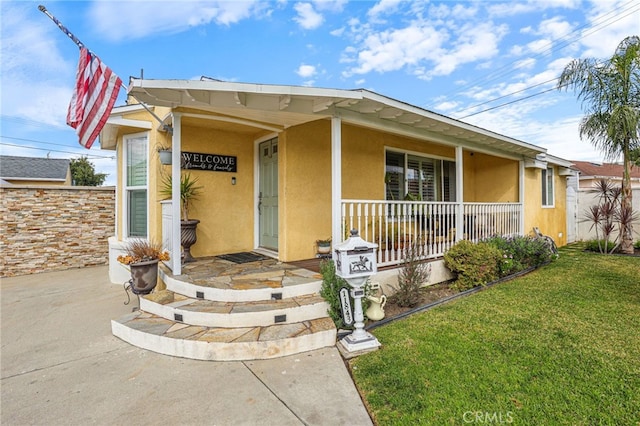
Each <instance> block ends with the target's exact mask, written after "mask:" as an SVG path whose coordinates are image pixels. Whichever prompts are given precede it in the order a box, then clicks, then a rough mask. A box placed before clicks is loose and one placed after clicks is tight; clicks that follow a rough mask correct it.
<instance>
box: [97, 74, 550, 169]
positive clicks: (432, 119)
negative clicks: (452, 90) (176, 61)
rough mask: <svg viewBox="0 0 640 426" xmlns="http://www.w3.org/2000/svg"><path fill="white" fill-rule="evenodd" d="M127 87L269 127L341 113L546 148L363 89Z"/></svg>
mask: <svg viewBox="0 0 640 426" xmlns="http://www.w3.org/2000/svg"><path fill="white" fill-rule="evenodd" d="M128 93H129V94H130V95H132V96H133V97H135V98H136V99H137V100H139V101H140V102H144V103H145V104H147V105H151V106H163V107H170V108H180V107H181V108H189V109H191V110H201V111H206V112H209V113H214V114H219V115H221V116H222V115H224V116H227V117H233V118H242V120H243V123H244V124H247V125H253V126H255V127H257V128H263V129H267V128H269V129H271V130H273V131H281V130H284V129H286V128H288V127H291V126H295V125H299V124H303V123H306V122H310V121H315V120H318V119H320V118H329V117H340V118H341V119H342V120H343V121H344V122H346V123H351V124H356V125H362V126H367V127H371V128H377V129H379V130H383V131H388V132H392V133H395V134H402V135H405V136H409V137H416V138H421V139H425V140H427V139H428V140H431V141H433V142H439V143H443V144H448V145H452V146H453V145H460V144H461V143H462V144H464V145H465V147H467V148H469V149H476V150H478V151H483V150H484V151H487V152H496V151H497V152H502V153H504V154H507V155H511V156H514V155H515V156H518V157H519V158H536V156H537V155H539V154H546V152H547V150H546V149H545V148H542V147H539V146H536V145H533V144H529V143H526V142H523V141H520V140H517V139H513V138H510V137H508V136H504V135H500V134H498V133H495V132H492V131H490V130H486V129H483V128H480V127H477V126H474V125H471V124H468V123H465V122H462V121H459V120H455V119H453V118H450V117H446V116H444V115H441V114H437V113H434V112H432V111H428V110H426V109H423V108H420V107H416V106H413V105H410V104H407V103H404V102H401V101H397V100H395V99H392V98H388V97H386V96H383V95H379V94H377V93H375V92H371V91H368V90H364V89H357V90H341V89H323V88H316V87H303V86H280V85H266V84H249V83H233V82H223V81H218V80H212V79H202V80H142V79H135V78H134V79H131V82H130V85H129V89H128ZM115 111H118V110H117V109H116V110H115ZM113 115H114V114H113V113H112V116H113ZM221 118H222V117H221ZM110 120H111V119H110ZM113 124H115V123H113ZM101 136H102V135H101ZM105 142H107V141H105ZM110 142H113V141H110ZM110 142H109V143H110ZM101 143H102V139H101ZM112 144H113V143H112Z"/></svg>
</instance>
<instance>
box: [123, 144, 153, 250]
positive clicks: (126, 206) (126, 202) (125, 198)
mask: <svg viewBox="0 0 640 426" xmlns="http://www.w3.org/2000/svg"><path fill="white" fill-rule="evenodd" d="M143 138H144V152H145V153H146V157H147V158H146V162H147V176H146V179H145V184H144V185H132V186H129V185H128V184H127V182H128V170H129V168H128V164H127V161H128V159H127V149H128V146H129V144H131V143H132V141H134V140H140V139H143ZM122 140H123V145H122V170H123V173H122V193H121V197H122V235H123V237H124V239H125V240H126V239H129V238H148V237H149V133H148V132H143V133H133V134H130V135H125V136H123V138H122ZM137 190H145V191H146V192H147V206H146V212H145V214H146V223H145V228H146V229H145V235H144V237H142V236H130V235H129V217H130V212H129V192H130V191H137Z"/></svg>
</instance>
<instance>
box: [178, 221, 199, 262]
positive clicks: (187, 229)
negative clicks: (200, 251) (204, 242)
mask: <svg viewBox="0 0 640 426" xmlns="http://www.w3.org/2000/svg"><path fill="white" fill-rule="evenodd" d="M199 223H200V221H199V220H198V219H191V220H183V221H181V222H180V244H181V245H182V248H184V257H183V259H182V262H183V263H188V262H194V261H195V260H196V259H194V258H193V256H191V246H192V245H194V244H195V243H196V241H197V240H198V236H197V235H196V227H197V226H198V224H199Z"/></svg>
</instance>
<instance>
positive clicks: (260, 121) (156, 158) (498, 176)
mask: <svg viewBox="0 0 640 426" xmlns="http://www.w3.org/2000/svg"><path fill="white" fill-rule="evenodd" d="M129 95H130V97H129V99H130V100H131V101H130V103H129V104H128V105H126V106H121V107H116V108H115V109H114V110H113V112H112V113H111V116H110V118H109V120H108V122H107V124H106V126H105V127H104V129H103V130H102V132H101V135H100V145H101V148H102V149H107V150H115V151H116V155H117V158H118V171H117V176H118V181H117V190H116V194H117V214H116V217H117V220H116V233H115V235H114V236H113V237H112V238H110V241H109V249H110V254H109V257H110V265H109V270H110V277H111V280H112V281H113V282H114V283H120V284H122V283H123V282H125V281H126V280H127V279H128V278H129V276H128V274H129V272H128V271H127V270H126V269H125V268H124V267H123V265H121V264H119V263H118V262H117V261H116V258H117V255H118V254H120V253H122V251H123V248H124V244H125V243H126V241H127V240H128V239H129V238H132V237H148V238H150V239H152V240H155V241H162V244H163V246H164V247H165V248H166V249H167V250H169V251H170V256H171V259H170V260H169V262H168V264H167V265H166V266H165V267H163V268H161V274H160V275H161V279H162V281H163V284H164V286H166V290H165V291H160V292H157V293H156V294H152V295H149V296H144V297H141V298H140V311H138V313H135V314H128V315H127V316H125V317H124V318H123V319H121V320H118V321H112V331H113V334H114V335H116V336H118V337H120V338H121V339H123V340H125V341H127V342H130V343H132V344H134V345H136V346H139V347H142V348H145V349H149V350H153V351H156V352H160V353H163V354H168V355H174V356H182V357H187V358H195V359H202V360H247V359H265V358H273V357H279V356H285V355H291V354H295V353H300V352H304V351H309V350H313V349H317V348H322V347H327V346H332V345H334V344H335V343H336V329H335V326H334V324H333V322H332V320H331V319H330V318H328V316H327V307H328V305H327V303H326V302H325V301H324V300H322V298H320V296H319V295H318V291H319V290H320V287H321V277H320V276H319V275H318V274H316V273H315V272H312V271H309V270H308V269H306V268H304V267H301V266H300V264H298V263H295V262H296V261H301V260H305V259H311V258H314V257H315V256H316V255H317V252H318V247H317V243H316V242H317V240H320V239H327V238H328V237H331V239H332V241H333V242H334V243H336V242H341V241H343V240H344V239H346V236H347V235H348V233H349V230H351V229H357V230H358V231H359V233H360V236H361V237H362V238H363V239H365V240H367V241H369V242H373V243H376V244H377V245H378V250H377V251H376V256H377V265H378V273H377V274H376V275H375V276H374V277H373V280H375V281H376V282H379V283H380V285H381V286H382V287H387V288H388V285H393V284H394V280H395V281H396V282H397V271H398V268H394V266H397V265H399V264H400V263H401V262H402V256H403V253H404V250H403V247H404V246H405V245H406V244H407V243H415V242H417V243H418V244H419V246H420V254H421V256H423V257H424V258H425V259H432V262H431V266H432V273H431V276H430V279H429V283H436V282H440V281H443V280H446V279H448V278H450V277H451V275H450V273H449V272H448V271H447V270H446V268H444V266H443V261H442V255H443V253H444V252H445V251H446V250H447V249H448V248H449V247H451V246H452V245H453V244H455V242H456V241H459V240H460V239H463V238H466V239H471V240H474V241H477V240H480V239H482V238H485V237H489V236H492V235H495V234H502V235H511V234H528V233H529V232H530V231H531V230H532V228H533V227H538V228H540V230H541V231H542V232H543V233H544V234H546V235H549V236H551V237H553V238H554V239H555V241H556V243H557V244H558V245H564V244H565V243H566V229H567V214H566V195H567V192H566V188H567V186H566V185H567V183H566V177H565V176H566V175H570V174H572V173H573V171H572V170H571V169H570V166H571V163H569V162H568V161H565V160H562V159H560V158H557V157H553V156H551V155H547V153H546V150H545V149H544V148H541V147H538V146H534V145H531V144H528V143H525V142H522V141H519V140H515V139H513V138H509V137H507V136H503V135H499V134H496V133H494V132H491V131H488V130H485V129H482V128H479V127H476V126H472V125H469V124H466V123H463V122H461V121H457V120H454V119H451V118H448V117H445V116H442V115H439V114H435V113H433V112H430V111H427V110H424V109H422V108H418V107H415V106H412V105H409V104H406V103H403V102H400V101H397V100H394V99H391V98H388V97H385V96H382V95H380V94H377V93H374V92H371V91H368V90H334V89H319V88H313V87H296V86H275V85H262V84H244V83H229V82H222V81H217V80H211V79H202V80H200V81H197V80H143V79H133V80H131V82H130V85H129ZM141 102H142V104H141ZM160 148H170V149H171V160H172V162H171V165H165V164H163V163H162V162H161V160H160V155H159V153H158V149H160ZM185 173H189V174H190V176H191V177H192V178H196V179H197V180H198V185H200V186H202V188H203V193H202V194H201V195H200V197H199V199H198V200H197V201H196V202H194V203H193V206H192V207H193V208H192V210H191V211H190V213H189V218H190V219H199V220H200V223H199V224H198V227H197V231H196V235H197V243H196V244H195V245H194V246H193V247H192V248H191V254H192V255H193V256H194V257H195V258H196V259H197V261H196V262H193V263H185V264H182V262H181V244H180V238H181V224H180V204H179V200H180V198H179V197H180V188H179V184H180V177H181V176H183V175H184V174H185ZM167 176H172V182H173V185H172V190H171V191H170V192H171V194H172V197H171V198H170V199H163V198H165V197H163V195H162V192H163V191H162V190H161V189H162V187H163V185H162V182H163V179H164V178H165V177H167ZM244 252H257V253H259V254H261V255H262V256H266V258H267V260H265V261H261V262H254V263H252V264H255V265H265V264H269V265H270V266H269V268H270V269H269V270H267V271H265V270H262V269H260V270H258V269H256V270H255V271H254V270H251V268H254V269H255V268H260V267H262V266H255V267H254V266H251V267H248V269H249V271H246V270H245V271H244V272H243V274H240V273H239V272H238V271H240V269H237V268H236V267H235V265H234V264H233V263H224V262H223V263H222V266H221V267H218V266H212V265H220V263H221V261H220V260H219V259H220V258H221V255H227V254H237V253H244ZM270 258H271V259H270ZM273 259H277V260H279V261H281V262H276V261H273ZM194 265H195V266H194ZM207 268H209V269H207ZM221 268H222V269H221ZM212 271H215V273H214V272H212ZM234 271H236V272H234ZM234 277H236V278H237V279H234ZM156 296H157V297H156Z"/></svg>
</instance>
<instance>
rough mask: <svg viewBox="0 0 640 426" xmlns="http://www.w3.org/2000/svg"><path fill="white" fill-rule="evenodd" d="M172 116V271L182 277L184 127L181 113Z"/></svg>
mask: <svg viewBox="0 0 640 426" xmlns="http://www.w3.org/2000/svg"><path fill="white" fill-rule="evenodd" d="M171 116H172V120H171V121H172V122H173V135H172V137H171V216H172V219H173V223H172V226H171V231H172V238H171V241H172V247H171V265H172V268H171V270H172V271H173V275H181V274H182V259H181V257H180V254H181V253H180V249H181V244H180V219H181V218H180V178H181V176H180V160H181V158H180V157H181V155H180V151H181V150H182V147H181V139H182V125H181V121H180V119H181V115H180V113H177V112H172V113H171Z"/></svg>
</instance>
